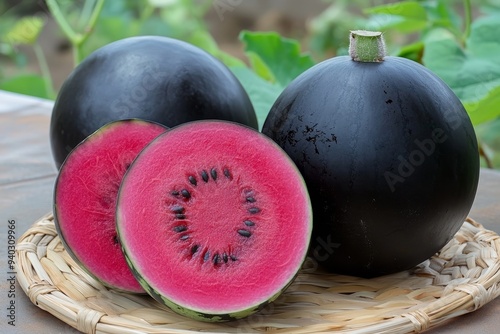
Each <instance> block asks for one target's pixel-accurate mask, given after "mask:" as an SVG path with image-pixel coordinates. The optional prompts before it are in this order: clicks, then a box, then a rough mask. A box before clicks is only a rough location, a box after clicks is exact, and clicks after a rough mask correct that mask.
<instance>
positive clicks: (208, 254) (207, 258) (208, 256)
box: [203, 251, 210, 262]
mask: <svg viewBox="0 0 500 334" xmlns="http://www.w3.org/2000/svg"><path fill="white" fill-rule="evenodd" d="M209 259H210V252H209V251H207V252H206V253H205V255H204V256H203V261H205V262H207V261H208V260H209Z"/></svg>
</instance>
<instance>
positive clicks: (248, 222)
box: [244, 220, 255, 226]
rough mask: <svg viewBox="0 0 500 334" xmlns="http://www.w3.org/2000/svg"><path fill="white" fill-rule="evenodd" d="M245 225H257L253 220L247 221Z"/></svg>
mask: <svg viewBox="0 0 500 334" xmlns="http://www.w3.org/2000/svg"><path fill="white" fill-rule="evenodd" d="M244 223H245V225H246V226H254V225H255V223H254V222H253V221H251V220H245V221H244Z"/></svg>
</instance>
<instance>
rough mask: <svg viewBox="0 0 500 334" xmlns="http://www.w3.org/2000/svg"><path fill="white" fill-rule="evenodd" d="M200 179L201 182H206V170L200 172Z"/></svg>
mask: <svg viewBox="0 0 500 334" xmlns="http://www.w3.org/2000/svg"><path fill="white" fill-rule="evenodd" d="M201 178H202V179H203V181H205V182H208V173H207V171H206V170H202V171H201Z"/></svg>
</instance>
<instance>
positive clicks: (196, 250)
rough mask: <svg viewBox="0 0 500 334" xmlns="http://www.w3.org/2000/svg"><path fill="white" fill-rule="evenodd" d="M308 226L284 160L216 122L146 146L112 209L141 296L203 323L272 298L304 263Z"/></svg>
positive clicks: (254, 137)
mask: <svg viewBox="0 0 500 334" xmlns="http://www.w3.org/2000/svg"><path fill="white" fill-rule="evenodd" d="M311 224H312V219H311V209H310V202H309V196H308V193H307V190H306V187H305V184H304V182H303V179H302V177H301V175H300V174H299V172H298V170H297V169H296V168H295V165H294V164H293V162H291V160H290V159H289V158H288V156H287V155H286V154H284V152H283V151H282V150H281V149H280V148H279V147H278V146H277V145H275V144H274V142H272V141H271V140H269V139H268V138H267V137H265V136H264V135H262V134H260V133H258V132H257V131H255V130H253V129H250V128H247V127H244V126H241V125H236V124H233V123H229V122H223V121H199V122H191V123H187V124H185V125H181V126H178V127H176V128H174V129H171V130H170V131H168V132H166V133H165V134H163V135H161V136H160V137H158V138H157V139H156V140H154V141H153V142H152V143H151V144H150V145H148V146H147V147H146V148H145V149H144V151H143V152H142V153H141V154H140V155H139V156H138V158H137V159H136V160H135V161H134V163H133V164H132V166H131V167H130V169H129V171H128V172H127V174H126V176H125V178H124V180H123V183H122V187H121V188H120V193H119V199H118V206H117V229H118V233H119V235H120V239H121V243H122V246H123V249H124V253H125V255H126V257H127V260H128V261H129V265H130V266H131V267H132V268H133V271H134V273H135V274H136V276H137V278H138V279H139V281H140V282H141V284H142V285H143V287H144V288H145V289H146V291H148V292H149V293H150V294H151V295H152V296H153V297H155V298H156V299H158V300H159V301H160V302H163V303H164V304H166V305H167V306H170V307H171V308H172V309H173V310H174V311H177V312H179V313H181V314H184V315H187V316H190V317H193V318H195V319H199V320H206V321H224V320H232V319H237V318H241V317H244V316H247V315H249V314H251V313H253V312H256V311H257V310H258V309H259V308H260V307H262V305H265V304H266V303H268V302H270V301H272V300H274V299H275V298H276V297H277V296H278V295H279V294H280V293H281V292H282V291H283V290H284V289H285V288H286V287H287V286H288V285H289V284H290V282H291V281H292V280H293V278H294V277H295V275H296V274H297V272H298V270H299V268H300V266H301V264H302V262H303V260H304V258H305V255H306V251H307V248H308V244H309V238H310V233H311V228H312V227H311V226H312V225H311Z"/></svg>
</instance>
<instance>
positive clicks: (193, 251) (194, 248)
mask: <svg viewBox="0 0 500 334" xmlns="http://www.w3.org/2000/svg"><path fill="white" fill-rule="evenodd" d="M198 249H200V246H199V245H193V247H191V254H192V255H194V254H195V253H196V252H197V251H198Z"/></svg>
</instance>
